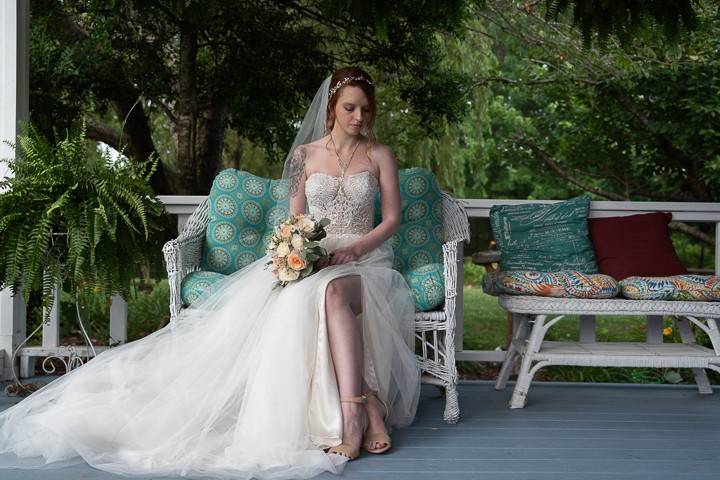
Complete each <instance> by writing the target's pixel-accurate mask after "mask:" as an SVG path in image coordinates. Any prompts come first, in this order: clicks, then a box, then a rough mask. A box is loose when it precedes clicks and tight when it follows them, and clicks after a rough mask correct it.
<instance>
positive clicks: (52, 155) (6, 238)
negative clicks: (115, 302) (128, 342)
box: [0, 125, 164, 314]
mask: <svg viewBox="0 0 720 480" xmlns="http://www.w3.org/2000/svg"><path fill="white" fill-rule="evenodd" d="M14 147H15V149H16V158H15V159H10V160H7V159H4V160H1V161H4V162H7V163H8V167H9V169H10V171H11V172H12V173H13V175H14V176H13V177H9V178H5V179H4V180H2V181H0V192H1V193H0V286H2V287H3V288H5V287H8V286H10V287H11V289H12V291H13V293H17V291H18V290H19V288H20V287H21V286H22V292H23V298H24V300H25V302H26V303H27V302H28V301H29V298H30V295H31V294H32V293H42V305H43V307H49V306H51V305H52V303H53V300H54V288H53V287H54V286H55V285H56V284H57V283H58V282H60V281H62V280H67V284H66V285H65V288H66V289H68V292H69V293H70V294H71V295H72V296H73V297H74V298H76V297H77V293H78V292H79V291H80V290H81V289H83V288H86V289H92V290H93V291H94V292H95V293H99V294H104V295H111V294H113V293H119V294H120V295H123V296H125V297H126V298H127V294H128V293H129V289H130V286H131V279H132V278H133V277H134V276H136V275H137V273H138V272H137V270H138V266H139V265H140V264H142V263H144V262H146V261H147V259H148V257H149V255H150V254H149V252H151V251H152V248H148V247H149V245H150V244H153V243H154V240H156V239H155V238H154V237H155V236H157V235H159V232H160V231H161V225H162V224H163V222H162V220H163V218H164V206H163V204H162V203H161V202H160V201H158V200H157V198H156V197H155V194H154V192H153V191H152V189H151V188H150V186H149V184H148V180H149V178H150V176H151V175H152V173H153V171H154V170H155V168H156V166H157V159H149V160H147V161H145V162H129V161H127V160H126V159H124V158H119V159H113V158H112V157H111V156H110V153H109V152H108V151H105V152H104V153H100V154H99V155H95V154H93V152H92V149H90V148H89V146H88V143H87V142H86V139H85V126H84V125H83V126H82V127H81V128H80V129H79V131H77V132H74V133H68V134H67V135H66V137H65V138H64V139H58V140H57V141H56V143H55V144H53V143H51V142H49V141H48V140H47V139H46V138H44V137H43V136H42V134H40V133H39V132H38V130H36V129H35V128H34V127H32V126H29V127H28V134H27V135H24V136H20V137H19V138H18V143H17V144H16V145H14ZM46 312H48V314H49V308H48V309H47V310H46Z"/></svg>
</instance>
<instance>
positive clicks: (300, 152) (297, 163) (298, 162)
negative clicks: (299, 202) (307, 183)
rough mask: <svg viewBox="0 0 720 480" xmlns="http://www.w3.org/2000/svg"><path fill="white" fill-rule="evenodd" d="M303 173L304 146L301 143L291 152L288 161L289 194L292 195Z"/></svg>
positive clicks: (297, 187)
mask: <svg viewBox="0 0 720 480" xmlns="http://www.w3.org/2000/svg"><path fill="white" fill-rule="evenodd" d="M304 173H305V148H304V147H303V146H302V145H301V146H299V147H297V148H296V149H295V151H294V152H293V156H292V160H291V161H290V196H291V197H293V196H295V194H296V193H297V192H298V190H299V188H300V180H302V177H303V174H304Z"/></svg>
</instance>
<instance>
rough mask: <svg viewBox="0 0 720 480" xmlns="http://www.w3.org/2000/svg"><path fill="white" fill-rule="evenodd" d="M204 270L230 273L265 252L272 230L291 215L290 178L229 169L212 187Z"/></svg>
mask: <svg viewBox="0 0 720 480" xmlns="http://www.w3.org/2000/svg"><path fill="white" fill-rule="evenodd" d="M209 200H210V208H209V211H208V226H207V230H206V232H205V242H204V245H203V255H202V259H201V262H200V267H201V269H202V270H206V271H212V272H219V273H223V274H225V275H229V274H231V273H233V272H235V271H236V270H238V269H240V268H242V267H244V266H246V265H248V264H250V263H252V262H254V261H255V260H257V259H258V258H261V257H262V256H264V255H265V245H266V244H267V241H268V239H269V238H270V235H271V234H272V230H273V228H274V227H275V225H277V223H278V222H280V221H282V220H284V219H285V218H287V216H288V215H289V208H288V185H287V180H283V179H279V180H270V179H267V178H263V177H258V176H256V175H253V174H251V173H249V172H244V171H239V170H235V169H233V168H229V169H226V170H223V171H222V172H220V173H219V174H218V175H217V177H215V180H214V181H213V185H212V188H211V189H210V195H209Z"/></svg>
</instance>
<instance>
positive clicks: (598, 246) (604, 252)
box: [588, 212, 687, 280]
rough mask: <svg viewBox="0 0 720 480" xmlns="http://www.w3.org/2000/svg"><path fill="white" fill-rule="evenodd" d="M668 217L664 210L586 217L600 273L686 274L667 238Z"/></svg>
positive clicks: (616, 275)
mask: <svg viewBox="0 0 720 480" xmlns="http://www.w3.org/2000/svg"><path fill="white" fill-rule="evenodd" d="M670 220H672V214H670V213H667V212H658V213H646V214H640V215H628V216H625V217H608V218H591V219H590V220H588V226H589V228H590V240H591V241H592V244H593V248H594V249H595V258H596V260H597V262H598V268H599V269H600V272H601V273H604V274H606V275H610V276H612V277H614V278H615V279H616V280H622V279H624V278H627V277H633V276H640V277H668V276H673V275H682V274H685V273H687V269H686V268H685V266H684V265H683V264H682V262H680V259H679V258H678V256H677V253H675V249H674V248H673V244H672V241H671V239H670V233H669V232H668V223H670Z"/></svg>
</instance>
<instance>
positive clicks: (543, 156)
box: [512, 134, 628, 201]
mask: <svg viewBox="0 0 720 480" xmlns="http://www.w3.org/2000/svg"><path fill="white" fill-rule="evenodd" d="M512 138H513V139H514V140H515V141H516V142H518V143H519V144H521V145H524V146H526V147H528V148H529V149H530V150H531V151H532V152H533V155H534V156H535V158H537V159H539V160H541V161H542V162H543V163H544V164H545V165H547V166H548V167H550V169H551V170H552V171H554V172H555V173H557V174H558V175H560V176H561V177H562V178H564V179H565V180H567V181H568V182H570V183H572V184H573V185H575V186H578V187H580V188H581V189H583V190H584V191H586V192H591V193H594V194H596V195H600V196H601V197H605V198H608V199H610V200H618V201H627V200H628V199H627V198H624V197H623V196H622V195H618V194H617V193H615V192H610V191H608V190H603V189H601V188H596V187H592V186H590V185H587V184H586V183H584V182H582V181H581V180H579V179H577V178H575V177H574V176H573V175H571V174H570V173H568V172H567V171H565V170H564V169H563V168H561V167H560V165H558V164H557V162H555V161H554V160H553V159H551V158H550V155H548V154H547V152H545V151H544V150H543V149H542V148H540V146H539V145H537V144H536V143H534V142H532V141H530V139H528V138H527V137H524V136H522V135H520V134H514V135H512Z"/></svg>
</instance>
